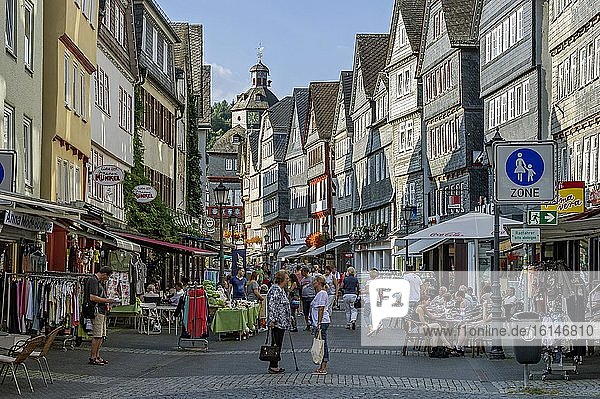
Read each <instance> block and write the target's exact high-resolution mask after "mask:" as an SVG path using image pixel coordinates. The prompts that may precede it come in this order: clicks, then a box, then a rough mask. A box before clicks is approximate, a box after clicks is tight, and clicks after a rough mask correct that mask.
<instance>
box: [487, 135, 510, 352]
mask: <svg viewBox="0 0 600 399" xmlns="http://www.w3.org/2000/svg"><path fill="white" fill-rule="evenodd" d="M502 141H504V139H503V138H502V136H501V135H500V129H498V128H496V133H495V134H494V137H492V138H491V139H490V140H489V141H488V142H487V143H485V151H486V153H487V158H488V164H489V167H490V170H491V171H492V173H491V175H492V179H494V178H495V173H494V170H495V167H496V166H495V162H496V159H495V154H494V152H495V150H496V148H495V147H496V145H497V144H498V143H500V142H502ZM493 186H494V190H495V187H496V184H495V182H494V184H493ZM492 201H493V203H494V261H493V262H492V278H491V284H492V296H491V300H492V321H493V322H495V323H499V322H500V321H501V320H502V296H501V295H500V209H499V208H500V207H499V205H498V202H497V201H496V193H495V192H494V195H493V196H492ZM504 358H505V356H504V349H503V348H502V343H501V342H499V341H498V340H497V339H496V340H495V342H492V350H491V352H490V359H504Z"/></svg>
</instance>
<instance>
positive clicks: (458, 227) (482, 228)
mask: <svg viewBox="0 0 600 399" xmlns="http://www.w3.org/2000/svg"><path fill="white" fill-rule="evenodd" d="M516 223H521V222H519V221H516V220H512V219H508V218H504V217H500V237H507V236H508V235H507V234H506V231H505V230H504V225H505V224H516ZM493 237H494V215H488V214H487V213H479V212H469V213H467V214H464V215H461V216H458V217H455V218H453V219H450V220H447V221H445V222H442V223H440V224H436V225H433V226H431V227H428V228H426V229H423V230H421V231H417V232H416V233H413V234H409V235H408V236H407V237H403V239H408V240H439V239H440V238H446V239H453V238H457V239H467V240H468V239H470V240H482V239H492V238H493Z"/></svg>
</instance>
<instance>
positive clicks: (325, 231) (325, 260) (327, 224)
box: [322, 217, 329, 272]
mask: <svg viewBox="0 0 600 399" xmlns="http://www.w3.org/2000/svg"><path fill="white" fill-rule="evenodd" d="M323 234H324V235H325V251H324V253H323V270H322V272H324V271H325V266H327V241H329V223H327V217H325V221H324V222H323Z"/></svg>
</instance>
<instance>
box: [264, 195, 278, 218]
mask: <svg viewBox="0 0 600 399" xmlns="http://www.w3.org/2000/svg"><path fill="white" fill-rule="evenodd" d="M264 209H265V215H269V214H271V213H275V212H277V198H270V199H267V200H265V204H264Z"/></svg>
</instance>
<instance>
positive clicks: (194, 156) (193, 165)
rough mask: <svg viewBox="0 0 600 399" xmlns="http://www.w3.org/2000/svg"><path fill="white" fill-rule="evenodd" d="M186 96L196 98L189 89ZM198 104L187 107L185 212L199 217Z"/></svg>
mask: <svg viewBox="0 0 600 399" xmlns="http://www.w3.org/2000/svg"><path fill="white" fill-rule="evenodd" d="M188 98H190V99H193V100H192V101H194V102H195V101H198V99H197V98H196V97H195V96H194V95H193V93H192V92H191V91H190V92H189V93H188ZM197 106H198V104H189V105H188V107H187V127H188V129H187V146H186V147H187V165H186V166H187V168H186V169H187V170H186V173H187V193H186V197H187V198H186V202H187V212H188V213H189V214H190V215H192V216H196V217H200V216H201V215H202V213H203V210H202V179H201V173H202V171H201V170H200V158H201V154H200V150H199V148H198V141H199V140H198V115H197V112H196V110H197V108H196V107H197Z"/></svg>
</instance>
